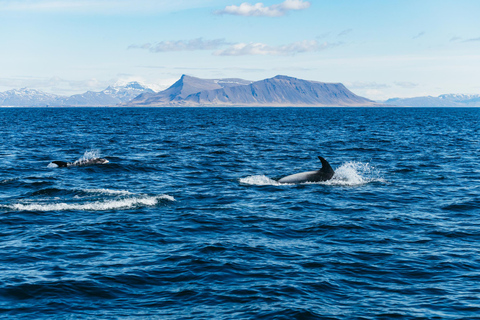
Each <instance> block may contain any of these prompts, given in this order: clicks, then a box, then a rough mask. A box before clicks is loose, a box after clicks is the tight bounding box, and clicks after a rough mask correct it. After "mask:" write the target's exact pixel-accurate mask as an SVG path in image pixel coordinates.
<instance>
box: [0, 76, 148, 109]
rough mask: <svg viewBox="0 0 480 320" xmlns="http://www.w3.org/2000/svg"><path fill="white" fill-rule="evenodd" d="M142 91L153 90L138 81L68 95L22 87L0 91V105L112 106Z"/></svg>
mask: <svg viewBox="0 0 480 320" xmlns="http://www.w3.org/2000/svg"><path fill="white" fill-rule="evenodd" d="M142 93H154V91H153V90H152V89H150V88H148V87H146V86H143V85H141V84H140V83H138V82H130V83H128V84H126V85H125V86H110V87H108V88H106V89H105V90H103V91H100V92H93V91H87V92H85V93H82V94H75V95H73V96H70V97H66V96H59V95H55V94H50V93H45V92H42V91H38V90H34V89H27V88H23V89H19V90H17V89H14V90H9V91H5V92H0V106H14V107H15V106H18V107H45V106H86V107H87V106H88V107H90V106H113V105H116V104H119V103H123V102H127V101H130V100H132V99H133V98H135V97H137V96H138V95H140V94H142Z"/></svg>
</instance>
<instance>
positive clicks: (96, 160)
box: [52, 158, 109, 168]
mask: <svg viewBox="0 0 480 320" xmlns="http://www.w3.org/2000/svg"><path fill="white" fill-rule="evenodd" d="M108 162H109V161H108V160H107V159H103V158H92V159H85V160H77V161H75V162H65V161H52V163H54V164H56V165H57V166H58V167H61V168H64V167H80V166H89V165H92V164H105V163H108Z"/></svg>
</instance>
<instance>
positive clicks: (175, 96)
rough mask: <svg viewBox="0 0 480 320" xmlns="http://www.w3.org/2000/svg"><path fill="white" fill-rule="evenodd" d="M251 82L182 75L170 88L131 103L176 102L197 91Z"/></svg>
mask: <svg viewBox="0 0 480 320" xmlns="http://www.w3.org/2000/svg"><path fill="white" fill-rule="evenodd" d="M250 83H251V81H247V80H242V79H200V78H195V77H191V76H187V75H182V77H181V78H180V79H179V80H178V81H177V82H175V83H174V84H173V85H172V86H170V87H169V88H168V89H166V90H164V91H161V92H158V93H154V94H152V93H146V94H142V95H140V96H138V97H137V98H135V99H134V100H133V101H131V103H130V104H131V105H136V106H158V105H166V104H176V103H179V102H181V101H183V100H184V99H185V98H187V97H188V96H190V95H192V94H195V93H197V92H202V91H210V90H216V89H222V88H227V87H232V86H239V85H240V86H241V85H247V84H250Z"/></svg>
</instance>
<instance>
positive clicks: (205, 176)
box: [0, 108, 480, 319]
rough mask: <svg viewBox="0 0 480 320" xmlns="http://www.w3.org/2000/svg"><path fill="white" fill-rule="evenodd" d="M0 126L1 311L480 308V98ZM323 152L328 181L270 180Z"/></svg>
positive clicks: (446, 312) (39, 117)
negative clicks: (441, 104) (85, 162)
mask: <svg viewBox="0 0 480 320" xmlns="http://www.w3.org/2000/svg"><path fill="white" fill-rule="evenodd" d="M0 133H1V135H0V146H1V148H0V236H1V237H0V239H1V240H0V241H1V246H0V315H3V318H8V319H480V255H479V253H480V221H479V219H478V216H479V215H480V166H479V164H478V163H479V159H480V148H479V141H480V109H476V108H471V109H468V108H464V109H461V108H138V109H136V108H0ZM97 156H100V157H103V158H106V159H107V160H108V161H109V163H107V164H103V165H92V166H79V167H68V168H58V167H55V166H54V165H52V164H51V162H52V161H55V160H60V161H70V162H73V161H75V160H78V159H82V158H92V157H97ZM317 156H323V157H325V158H326V159H327V160H328V162H329V163H330V164H331V166H332V167H333V169H334V170H335V172H336V173H335V175H334V177H333V179H332V180H329V181H325V182H319V183H303V184H280V183H278V182H277V180H278V179H279V178H281V177H283V176H286V175H290V174H293V173H298V172H302V171H311V170H316V169H319V168H320V167H321V163H320V161H319V160H318V159H317Z"/></svg>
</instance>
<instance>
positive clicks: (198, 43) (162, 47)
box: [128, 38, 229, 52]
mask: <svg viewBox="0 0 480 320" xmlns="http://www.w3.org/2000/svg"><path fill="white" fill-rule="evenodd" d="M228 44H229V43H227V42H225V39H213V40H204V39H203V38H197V39H192V40H178V41H161V42H158V43H155V44H151V43H145V44H142V45H131V46H129V47H128V48H129V49H145V50H149V51H151V52H172V51H196V50H215V49H218V48H220V47H221V46H224V45H228Z"/></svg>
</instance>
